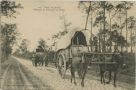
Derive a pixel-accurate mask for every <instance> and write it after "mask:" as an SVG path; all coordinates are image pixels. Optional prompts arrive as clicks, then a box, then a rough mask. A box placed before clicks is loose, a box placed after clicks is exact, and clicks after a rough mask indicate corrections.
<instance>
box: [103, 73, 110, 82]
mask: <svg viewBox="0 0 136 90" xmlns="http://www.w3.org/2000/svg"><path fill="white" fill-rule="evenodd" d="M104 79H105V83H108V82H109V72H108V71H105V72H104Z"/></svg>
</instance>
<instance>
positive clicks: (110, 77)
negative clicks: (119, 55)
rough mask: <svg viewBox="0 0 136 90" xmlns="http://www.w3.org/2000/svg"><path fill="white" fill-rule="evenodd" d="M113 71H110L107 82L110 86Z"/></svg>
mask: <svg viewBox="0 0 136 90" xmlns="http://www.w3.org/2000/svg"><path fill="white" fill-rule="evenodd" d="M111 73H112V72H111V71H109V81H108V82H107V84H109V83H110V81H111Z"/></svg>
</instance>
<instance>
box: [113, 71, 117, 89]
mask: <svg viewBox="0 0 136 90" xmlns="http://www.w3.org/2000/svg"><path fill="white" fill-rule="evenodd" d="M116 75H117V72H116V71H114V87H116Z"/></svg>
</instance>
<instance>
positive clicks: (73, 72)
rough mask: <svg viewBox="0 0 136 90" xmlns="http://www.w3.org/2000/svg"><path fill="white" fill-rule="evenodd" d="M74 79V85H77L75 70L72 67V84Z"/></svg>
mask: <svg viewBox="0 0 136 90" xmlns="http://www.w3.org/2000/svg"><path fill="white" fill-rule="evenodd" d="M72 79H74V84H75V85H76V79H75V68H74V67H71V83H72Z"/></svg>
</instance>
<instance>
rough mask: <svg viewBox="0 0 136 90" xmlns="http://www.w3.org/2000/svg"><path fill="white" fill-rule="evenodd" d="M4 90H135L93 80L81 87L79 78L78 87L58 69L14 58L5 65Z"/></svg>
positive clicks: (86, 81)
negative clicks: (34, 65)
mask: <svg viewBox="0 0 136 90" xmlns="http://www.w3.org/2000/svg"><path fill="white" fill-rule="evenodd" d="M3 69H4V71H3V74H2V75H3V78H2V81H1V88H2V89H3V90H134V89H129V88H126V87H122V86H119V85H117V87H116V88H115V87H114V86H113V85H112V84H106V85H103V84H101V83H100V81H98V80H96V79H94V78H93V76H92V78H86V79H85V87H81V85H80V80H79V79H78V78H77V80H76V81H77V85H76V86H75V85H74V84H72V83H71V82H70V73H69V71H67V76H66V78H65V79H62V78H61V77H60V75H59V74H58V71H57V69H56V68H52V67H42V66H39V67H33V66H32V63H31V62H30V60H25V59H19V58H15V57H12V58H11V60H9V61H7V62H6V63H4V65H3Z"/></svg>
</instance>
